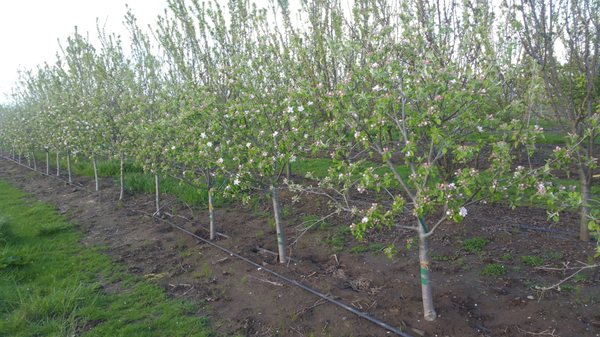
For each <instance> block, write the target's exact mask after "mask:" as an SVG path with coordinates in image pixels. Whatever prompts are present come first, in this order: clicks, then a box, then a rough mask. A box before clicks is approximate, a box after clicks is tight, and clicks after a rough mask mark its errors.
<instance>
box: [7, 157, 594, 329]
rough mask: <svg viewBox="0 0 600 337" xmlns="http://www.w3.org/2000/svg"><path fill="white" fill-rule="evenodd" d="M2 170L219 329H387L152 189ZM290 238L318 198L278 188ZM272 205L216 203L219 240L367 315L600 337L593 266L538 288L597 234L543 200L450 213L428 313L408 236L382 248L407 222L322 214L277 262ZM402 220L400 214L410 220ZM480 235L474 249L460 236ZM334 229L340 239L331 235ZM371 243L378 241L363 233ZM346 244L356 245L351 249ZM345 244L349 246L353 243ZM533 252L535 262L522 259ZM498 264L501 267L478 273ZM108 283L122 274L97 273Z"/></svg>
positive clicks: (435, 251)
mask: <svg viewBox="0 0 600 337" xmlns="http://www.w3.org/2000/svg"><path fill="white" fill-rule="evenodd" d="M0 179H4V180H6V181H8V182H10V183H12V184H13V185H14V186H16V187H18V188H20V189H22V190H24V191H26V192H28V193H30V194H32V195H34V196H35V197H37V198H39V199H40V200H42V201H44V202H48V203H50V204H54V205H56V208H57V210H58V211H59V212H61V213H64V214H65V215H67V216H68V217H69V218H70V219H71V221H72V222H73V223H74V224H75V225H76V226H77V228H78V229H79V230H81V232H82V233H83V234H84V236H83V239H82V244H85V245H90V246H98V245H100V246H101V247H105V248H104V249H105V251H106V253H107V254H109V255H110V256H111V257H112V258H113V259H114V260H115V261H116V262H118V263H121V264H123V265H125V266H126V267H127V268H128V270H129V271H130V272H131V273H135V274H139V275H141V276H143V277H145V278H147V279H148V280H150V281H151V282H156V283H158V284H160V285H161V286H162V287H163V288H164V289H165V291H166V292H168V294H169V295H170V296H172V297H176V298H182V299H185V300H188V301H191V302H194V303H197V304H198V305H199V307H200V308H202V309H201V310H200V311H199V312H198V315H206V316H209V317H210V320H211V322H212V324H213V327H214V328H215V330H217V331H218V332H219V333H220V334H222V335H227V336H230V335H236V334H237V335H242V336H391V335H393V334H392V333H389V332H388V331H386V330H384V329H382V328H380V327H378V326H376V325H374V324H372V323H371V322H369V321H366V320H364V319H361V318H358V317H357V316H355V315H354V314H352V313H350V312H348V311H345V310H344V309H341V308H339V307H337V306H334V305H333V304H330V303H326V302H324V301H323V300H320V299H319V298H318V297H315V296H314V295H312V294H310V293H308V292H306V291H304V290H302V289H299V288H297V287H295V286H292V285H289V284H286V283H285V282H284V281H282V280H279V279H277V278H275V277H273V276H270V275H269V274H266V273H265V272H264V271H262V270H258V268H256V267H253V266H251V265H250V264H248V263H246V262H244V261H241V260H239V259H236V258H234V257H232V256H229V255H228V254H226V253H224V252H223V251H220V250H218V249H216V248H214V247H211V246H210V245H207V244H205V243H202V242H198V240H196V239H194V238H192V237H190V236H189V235H186V234H184V233H182V232H181V231H179V230H176V229H174V228H173V227H171V226H170V225H168V224H166V223H165V222H164V221H161V220H159V219H156V218H153V217H152V216H151V215H152V213H153V211H154V205H153V196H151V195H144V194H135V195H128V196H127V198H126V200H125V202H124V203H119V202H118V201H117V198H118V191H117V189H115V188H114V186H113V182H112V181H111V180H104V181H102V183H101V186H102V188H101V191H99V192H95V191H93V181H92V180H90V179H88V178H82V177H77V178H76V179H75V182H76V185H67V184H65V182H64V181H61V180H58V179H56V178H53V177H48V176H44V175H42V174H40V173H37V172H34V171H31V170H29V169H27V168H24V167H22V166H19V165H17V164H15V163H12V162H9V161H7V160H4V159H2V160H0ZM163 197H164V202H165V203H167V204H168V207H166V212H167V213H168V214H165V215H164V219H165V220H168V221H171V222H174V223H177V224H178V225H181V226H183V227H185V228H187V229H188V230H190V231H192V232H195V233H197V234H198V235H201V236H206V228H207V227H208V214H207V211H205V210H192V209H190V208H189V207H187V206H186V205H183V204H181V203H180V202H178V201H176V200H174V199H173V198H171V197H168V196H163ZM282 198H283V208H284V216H285V217H284V222H285V225H286V226H287V228H286V231H287V234H288V237H289V241H290V242H292V241H293V240H294V236H295V235H297V234H298V233H299V232H298V229H299V228H300V227H301V224H302V222H303V221H305V220H306V219H307V216H308V215H311V214H317V215H320V214H325V213H327V211H328V210H327V209H328V206H327V203H326V201H324V200H321V199H319V198H314V197H313V198H301V200H300V202H298V203H295V204H292V200H291V199H292V198H291V195H290V194H289V193H282ZM269 206H270V204H269V202H268V200H264V201H262V202H260V203H258V204H256V205H254V206H252V207H249V206H243V205H239V204H230V205H228V206H225V207H222V208H220V209H218V210H217V212H216V215H217V216H216V218H217V222H218V224H219V231H220V232H221V233H223V234H225V235H227V238H224V237H220V239H219V240H218V241H217V244H219V245H222V246H223V247H227V248H228V249H231V250H232V251H235V252H237V253H239V254H241V255H243V256H245V257H248V258H249V259H251V260H252V261H255V262H256V263H259V264H261V265H263V266H264V267H265V268H269V269H273V270H275V271H277V272H279V273H281V274H283V275H285V276H287V277H290V278H293V279H295V280H297V281H299V282H301V283H302V284H305V285H308V286H310V287H312V288H314V289H316V290H318V291H320V292H322V293H325V294H329V295H331V296H333V297H335V298H336V299H338V300H340V301H342V302H344V303H346V304H348V305H351V306H353V307H355V308H357V309H359V310H361V311H364V312H367V313H368V314H369V315H371V316H372V317H376V318H378V319H380V320H382V321H384V322H386V323H388V324H391V325H393V326H397V327H399V328H402V329H403V331H405V332H406V333H407V334H409V335H411V336H458V337H462V336H564V337H566V336H600V310H599V309H598V308H599V307H600V306H599V302H600V282H599V281H600V271H599V270H598V269H593V270H589V271H586V272H582V273H580V274H581V275H582V276H578V277H576V278H573V279H572V280H570V281H568V282H566V283H565V284H564V285H563V287H562V290H561V291H557V290H549V291H545V292H541V291H539V290H538V289H537V287H542V286H549V285H552V284H555V283H557V282H559V281H560V280H562V279H563V278H564V277H566V276H568V275H569V274H565V273H564V272H562V271H551V270H546V269H543V268H544V267H563V266H564V265H566V264H568V266H570V267H574V266H578V265H579V262H578V261H582V262H586V261H588V259H589V257H590V256H591V255H592V254H593V250H594V243H591V242H590V243H584V242H580V241H578V240H577V237H576V236H577V226H578V219H577V217H576V216H574V215H571V214H563V216H562V217H561V221H560V222H559V223H552V222H548V221H546V213H545V211H544V210H541V209H535V208H525V207H524V208H518V209H515V210H511V209H509V208H507V207H504V206H499V205H487V204H479V205H473V206H471V207H469V215H468V216H467V217H466V219H465V221H464V222H463V223H461V224H454V223H447V224H444V225H443V226H441V227H440V228H439V229H438V231H437V232H436V233H435V234H434V235H433V236H432V242H431V248H432V256H433V260H434V263H433V272H432V278H433V284H434V297H435V304H436V309H437V311H438V314H439V318H438V319H437V320H436V321H435V322H426V321H424V320H423V319H422V306H421V299H420V297H421V290H420V284H419V277H418V257H417V250H416V245H414V246H413V247H412V248H404V249H401V251H400V252H399V254H397V255H396V256H395V257H394V258H393V259H389V258H387V257H386V256H384V254H382V253H381V252H380V249H381V247H383V246H384V245H387V244H388V243H390V242H392V241H395V242H396V244H397V245H399V246H404V244H405V243H406V242H408V241H409V240H410V239H411V238H412V236H413V233H412V232H406V231H402V230H400V229H390V230H384V231H381V232H378V233H373V234H372V235H370V237H369V238H368V241H367V242H365V243H360V242H356V240H355V239H353V238H352V237H351V236H349V235H348V234H343V231H340V228H341V227H344V226H345V227H347V226H348V223H347V219H344V218H336V219H328V220H329V223H330V224H329V225H328V226H326V227H325V228H320V229H314V230H310V231H308V232H306V234H305V235H303V236H302V237H301V238H299V239H298V241H297V242H296V243H295V244H294V245H292V246H291V247H290V253H291V254H290V255H291V257H292V258H293V259H294V261H292V262H290V263H289V264H287V265H280V264H279V263H277V259H276V256H275V255H273V254H271V253H269V251H271V252H273V251H276V250H277V249H276V241H275V231H274V228H273V226H272V225H270V223H272V221H270V217H269V214H270V207H269ZM407 221H409V220H408V219H407ZM473 237H481V238H485V239H486V240H488V241H489V243H488V244H487V245H486V246H485V247H484V248H483V249H482V251H481V252H480V253H473V252H469V251H467V250H465V249H464V241H465V240H467V239H469V238H473ZM336 240H337V241H336ZM374 243H375V244H374ZM356 246H361V247H366V248H364V249H362V250H367V251H366V252H357V251H362V250H361V249H359V248H354V249H353V247H356ZM352 251H354V252H352ZM522 256H536V257H540V258H541V259H542V261H543V263H542V265H541V266H539V267H542V269H539V268H536V267H534V266H531V265H529V264H527V263H525V262H524V261H523V258H522ZM493 263H497V264H500V265H502V266H504V270H505V271H506V273H505V274H504V275H498V276H484V275H482V273H481V271H482V270H483V268H484V267H485V266H486V265H489V264H493ZM103 286H104V291H106V292H115V291H119V284H118V282H117V283H114V284H104V285H103Z"/></svg>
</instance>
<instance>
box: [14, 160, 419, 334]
mask: <svg viewBox="0 0 600 337" xmlns="http://www.w3.org/2000/svg"><path fill="white" fill-rule="evenodd" d="M4 158H5V159H7V160H10V161H12V162H14V163H15V164H18V165H20V166H23V167H26V168H28V169H31V170H33V168H31V167H29V166H27V165H23V164H20V163H18V162H16V161H14V160H12V159H10V158H7V157H4ZM34 171H35V170H34ZM36 172H39V171H36ZM39 173H41V174H43V175H46V174H44V173H42V172H39ZM47 176H49V177H53V178H55V179H57V180H61V181H64V182H66V180H64V179H62V178H60V177H56V176H53V175H47ZM80 186H81V187H83V188H85V186H83V185H80ZM144 214H145V213H144ZM153 217H154V218H155V219H158V220H160V221H163V222H165V223H167V224H169V225H170V226H172V227H173V228H176V229H178V230H179V231H181V232H183V233H186V234H188V235H190V236H192V237H193V238H195V239H197V240H200V241H202V242H204V243H206V244H208V245H211V246H213V247H215V248H217V249H219V250H221V251H223V252H225V253H227V254H229V255H230V256H233V257H236V258H238V259H240V260H242V261H244V262H246V263H248V264H250V265H252V266H254V267H256V268H257V270H259V271H261V270H262V271H265V272H267V273H268V274H271V275H273V276H275V277H277V278H279V279H281V280H283V281H285V282H287V283H289V284H291V285H293V286H296V287H298V288H301V289H303V290H305V291H307V292H309V293H311V294H313V295H315V296H317V297H319V298H322V299H324V300H326V301H328V302H330V303H332V304H334V305H337V306H338V307H340V308H342V309H345V310H347V311H349V312H351V313H353V314H355V315H356V316H358V317H360V318H363V319H366V320H367V321H369V322H371V323H373V324H375V325H377V326H379V327H381V328H383V329H385V330H387V331H389V332H393V333H395V334H397V335H398V336H402V337H412V336H411V335H409V334H407V333H405V332H402V331H400V329H398V328H396V327H393V326H391V325H389V324H387V323H385V322H382V321H380V320H378V319H376V318H374V317H371V316H370V315H369V314H367V313H365V312H362V311H360V310H356V309H355V308H353V307H351V306H349V305H347V304H345V303H343V302H341V301H338V300H336V299H334V298H332V297H330V296H327V295H325V294H323V293H321V292H319V291H317V290H315V289H313V288H311V287H309V286H306V285H304V284H302V283H300V282H298V281H296V280H294V279H291V278H289V277H287V276H284V275H282V274H279V273H277V272H276V271H274V270H271V269H268V268H265V267H263V266H261V265H260V264H258V263H256V262H254V261H252V260H250V259H249V258H247V257H244V256H242V255H240V254H238V253H235V252H233V251H231V250H229V249H227V248H225V247H223V246H220V245H218V244H216V243H214V242H212V241H209V240H206V239H204V238H203V237H201V236H199V235H196V234H194V233H192V232H190V231H189V230H187V229H185V228H183V227H181V226H179V225H176V224H174V223H172V222H171V221H168V220H165V219H161V218H158V217H156V216H153Z"/></svg>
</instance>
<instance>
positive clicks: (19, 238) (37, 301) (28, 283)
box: [0, 181, 211, 337]
mask: <svg viewBox="0 0 600 337" xmlns="http://www.w3.org/2000/svg"><path fill="white" fill-rule="evenodd" d="M25 199H27V197H26V196H25V195H24V194H23V193H22V192H20V191H18V190H16V189H14V188H12V187H11V186H9V185H8V184H7V183H5V182H3V181H0V214H2V217H1V218H0V261H2V263H0V336H14V337H20V336H127V337H132V336H210V335H211V332H210V328H209V327H208V324H207V320H206V318H204V317H199V316H196V312H197V311H198V308H196V307H194V306H193V305H191V304H188V303H185V302H183V301H176V300H171V299H168V298H167V296H166V294H165V293H164V292H163V290H162V289H161V288H160V287H158V286H157V285H154V284H151V283H148V282H146V281H143V280H142V279H141V278H140V277H136V276H133V275H130V274H127V273H126V272H125V271H124V268H123V267H122V266H118V265H114V264H112V263H111V261H110V258H109V257H107V256H105V255H103V254H101V253H99V252H98V248H85V247H83V246H82V245H80V243H79V242H80V239H81V236H80V234H79V233H77V232H76V231H74V230H73V227H72V226H71V225H70V224H68V223H67V222H66V220H65V219H64V218H63V217H62V216H60V215H58V214H57V213H56V212H55V211H54V210H53V209H52V207H50V206H48V205H46V204H42V203H39V202H35V201H33V200H29V199H28V200H26V201H25ZM100 280H102V282H100ZM105 289H112V290H111V291H106V290H105Z"/></svg>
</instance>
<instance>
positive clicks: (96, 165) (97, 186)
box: [92, 155, 100, 191]
mask: <svg viewBox="0 0 600 337" xmlns="http://www.w3.org/2000/svg"><path fill="white" fill-rule="evenodd" d="M92 166H93V167H94V181H95V182H96V191H98V190H99V189H100V184H99V182H98V159H96V155H93V156H92Z"/></svg>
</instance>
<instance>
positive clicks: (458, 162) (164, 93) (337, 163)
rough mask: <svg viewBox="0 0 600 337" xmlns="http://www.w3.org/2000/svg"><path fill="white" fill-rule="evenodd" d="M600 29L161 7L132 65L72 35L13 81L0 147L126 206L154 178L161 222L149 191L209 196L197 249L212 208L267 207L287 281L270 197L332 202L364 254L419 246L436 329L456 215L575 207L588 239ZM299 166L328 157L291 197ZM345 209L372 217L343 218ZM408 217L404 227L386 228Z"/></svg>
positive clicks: (349, 7) (528, 21)
mask: <svg viewBox="0 0 600 337" xmlns="http://www.w3.org/2000/svg"><path fill="white" fill-rule="evenodd" d="M517 2H518V1H517ZM598 13H600V3H599V2H598V1H585V2H581V1H575V0H573V1H564V2H560V3H555V1H545V0H532V1H526V2H523V3H521V2H518V4H516V3H512V2H511V1H506V2H503V3H502V4H501V5H498V4H496V2H494V1H476V2H470V1H456V0H446V1H435V0H430V1H422V0H397V1H393V0H389V1H381V0H355V1H352V2H350V3H347V2H346V1H340V0H329V1H303V2H302V5H301V6H300V7H298V8H296V7H293V6H290V5H289V4H288V3H287V1H278V2H277V3H276V4H273V5H271V6H270V7H267V8H260V7H258V6H256V5H254V4H251V3H249V2H248V1H244V0H232V1H229V2H228V5H227V6H226V7H222V6H221V5H220V2H219V1H209V2H200V1H197V0H193V1H184V0H170V1H169V8H168V10H167V11H165V13H164V14H163V15H162V16H160V17H159V18H158V19H157V21H156V23H155V25H154V26H152V33H151V34H150V35H149V34H147V33H146V32H145V31H144V30H142V29H141V28H140V27H139V26H138V25H137V23H136V19H135V16H134V14H133V13H131V12H129V13H127V15H126V16H125V24H126V26H127V28H128V30H129V32H130V36H129V40H130V42H131V45H130V46H127V48H125V43H124V42H123V41H122V40H121V38H120V37H119V36H116V35H114V34H110V33H107V32H105V31H102V30H100V31H99V33H98V41H99V43H97V44H96V45H94V44H93V43H92V42H91V41H90V40H89V39H88V38H86V37H85V36H84V35H82V34H81V33H80V32H78V31H77V30H75V32H74V33H73V34H72V35H71V36H69V37H68V38H67V39H66V41H64V43H63V44H62V46H61V49H60V52H59V53H58V57H57V60H56V62H55V63H47V64H44V65H41V66H39V67H38V68H37V69H35V70H31V71H29V72H25V73H23V74H22V76H21V80H20V81H19V83H17V85H16V88H15V91H14V95H13V102H12V104H9V105H5V106H2V107H1V109H2V110H0V142H1V143H0V144H1V145H2V147H3V148H4V149H5V150H6V151H12V153H13V155H19V156H25V157H31V156H32V155H33V154H34V153H36V152H41V151H45V153H46V162H47V163H46V167H49V166H50V165H49V161H50V153H51V152H53V153H55V154H56V158H57V160H58V158H59V157H61V156H66V158H67V163H68V165H67V166H68V167H67V170H68V171H69V177H70V175H71V173H70V172H71V170H70V163H71V158H72V157H73V156H78V157H81V158H86V159H90V160H91V161H92V162H93V166H94V170H95V173H96V188H98V178H97V161H98V160H99V159H106V158H118V159H119V160H120V162H121V179H120V181H121V195H120V198H123V191H124V186H123V182H124V178H123V174H124V170H123V166H124V164H125V162H134V163H136V164H138V165H140V166H142V167H143V168H144V170H145V171H146V172H148V173H150V174H153V175H154V176H155V178H156V189H157V199H156V203H157V211H160V206H159V202H160V201H159V198H158V195H159V193H158V191H159V186H160V177H161V176H167V175H172V176H177V177H180V178H181V179H184V180H186V181H187V182H189V183H191V184H194V185H196V186H198V188H202V189H203V190H205V191H206V193H208V201H209V205H208V207H209V210H210V224H211V228H210V233H211V234H210V236H211V239H212V238H214V235H215V224H214V217H213V213H212V210H213V205H212V200H213V196H214V194H215V193H222V194H226V195H228V196H233V197H240V198H248V196H249V195H250V194H251V193H255V192H256V191H262V192H265V193H269V194H270V195H271V197H272V201H273V216H274V219H275V224H276V229H277V240H278V245H279V258H280V261H281V262H285V261H286V256H285V254H286V239H285V231H284V228H283V226H282V223H281V220H280V214H279V212H280V211H279V209H280V206H279V190H280V189H281V188H289V189H291V190H292V191H294V192H298V193H316V194H320V195H323V196H326V197H327V198H328V199H329V200H330V201H331V204H332V207H333V209H335V211H337V212H342V211H347V212H350V213H351V214H352V215H353V217H354V218H355V219H356V221H355V222H354V223H353V224H350V226H351V229H352V232H353V233H354V234H355V235H356V236H357V237H359V238H362V237H363V235H364V233H366V232H367V231H370V230H376V229H377V228H381V227H382V226H400V227H404V228H407V229H409V230H414V231H415V233H416V234H417V235H418V237H419V249H420V250H419V251H420V254H419V256H420V268H421V272H420V275H421V284H422V288H423V303H424V315H425V318H426V319H428V320H434V319H435V317H436V313H435V310H434V306H433V300H432V296H431V282H430V279H429V265H430V259H429V256H428V248H427V240H428V238H429V236H431V235H432V234H433V233H434V232H435V230H436V229H437V228H438V226H440V225H444V224H448V222H450V221H455V222H459V221H461V220H462V219H463V218H464V217H466V216H468V206H469V205H470V204H472V203H474V202H478V201H480V200H489V201H492V202H493V201H498V200H505V201H514V202H518V201H519V200H522V198H525V197H527V198H533V199H537V200H543V201H544V202H547V203H548V205H549V206H550V209H551V210H552V212H555V211H556V209H558V208H559V207H566V206H569V207H578V208H580V209H581V228H580V232H581V239H582V240H586V241H587V240H588V239H589V229H590V228H591V229H593V230H597V228H598V222H597V220H596V218H595V217H594V207H593V202H594V200H593V199H592V196H591V194H590V189H591V181H592V175H593V172H594V169H595V167H596V164H597V163H596V159H595V158H594V157H593V154H594V150H593V146H594V144H595V142H597V140H598V127H599V111H600V75H599V74H600V63H599V62H598V61H599V58H600V56H599V55H598V53H599V51H598V46H599V45H600V41H599V39H600V18H599V16H598V15H599V14H598ZM557 46H560V48H558V47H557ZM534 121H535V122H534ZM552 121H554V122H556V121H558V123H557V124H556V125H559V126H560V127H561V132H562V133H563V134H565V135H566V134H568V135H569V136H568V137H567V142H566V144H565V145H564V146H561V147H557V148H556V149H555V150H554V152H553V153H552V155H550V156H548V158H547V161H546V164H545V165H541V166H538V167H534V166H531V165H529V166H528V167H527V165H520V163H518V162H517V158H521V160H522V158H524V157H531V156H532V155H533V154H534V151H535V150H536V142H538V141H539V140H541V139H543V135H544V132H543V128H542V127H540V126H539V125H536V123H552ZM310 157H326V158H330V159H331V165H330V168H329V171H328V174H327V175H325V176H319V177H316V176H314V175H310V174H309V175H308V177H307V178H309V179H302V180H301V181H302V183H300V182H299V181H300V180H299V179H296V180H294V179H289V178H290V177H291V171H292V170H293V167H294V162H296V161H301V160H304V159H306V158H310ZM564 168H567V169H571V168H576V169H577V172H578V175H579V181H580V186H579V187H578V188H577V190H572V189H569V188H565V186H562V185H561V184H560V183H557V180H556V179H555V177H553V175H552V174H553V173H555V172H557V170H560V169H564ZM48 173H50V172H48ZM284 177H285V178H284ZM307 181H308V183H307ZM357 193H358V194H361V193H378V194H379V195H380V196H381V198H378V199H381V200H383V201H381V202H378V203H377V204H372V205H369V206H364V204H357V203H355V202H353V197H352V196H353V195H356V194H357ZM386 198H387V199H386ZM406 212H408V213H409V214H412V216H413V217H414V223H413V224H412V225H399V224H397V223H396V221H395V220H396V219H397V217H398V216H399V215H400V214H403V213H406ZM553 214H557V213H553Z"/></svg>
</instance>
